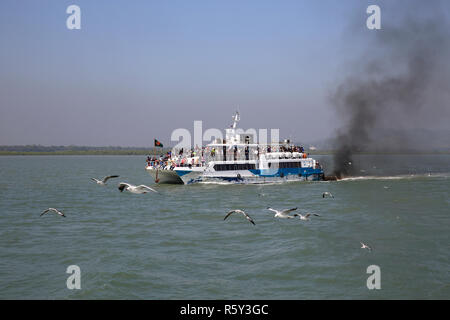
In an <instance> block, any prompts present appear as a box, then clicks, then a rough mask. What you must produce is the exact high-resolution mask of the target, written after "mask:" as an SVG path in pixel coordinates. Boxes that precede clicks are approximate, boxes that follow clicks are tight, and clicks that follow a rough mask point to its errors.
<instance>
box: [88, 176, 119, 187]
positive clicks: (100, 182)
mask: <svg viewBox="0 0 450 320" xmlns="http://www.w3.org/2000/svg"><path fill="white" fill-rule="evenodd" d="M118 177H119V176H106V177H104V178H103V179H102V180H98V179H95V178H91V180H93V181H95V182H96V183H97V184H99V185H101V186H105V185H106V181H108V180H109V179H112V178H118Z"/></svg>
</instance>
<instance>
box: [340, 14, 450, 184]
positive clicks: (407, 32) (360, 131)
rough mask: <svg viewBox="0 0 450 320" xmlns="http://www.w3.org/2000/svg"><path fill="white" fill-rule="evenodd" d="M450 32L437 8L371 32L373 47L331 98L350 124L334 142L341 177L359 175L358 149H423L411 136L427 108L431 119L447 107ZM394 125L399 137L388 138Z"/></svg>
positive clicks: (444, 18)
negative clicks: (427, 14)
mask: <svg viewBox="0 0 450 320" xmlns="http://www.w3.org/2000/svg"><path fill="white" fill-rule="evenodd" d="M400 12H401V11H400ZM449 30H450V28H449V27H448V23H447V19H446V17H445V15H443V14H441V13H440V12H438V11H436V13H435V15H433V19H421V18H420V17H408V18H407V19H405V20H403V22H402V23H401V25H400V26H388V25H386V24H385V25H383V27H382V29H381V30H377V31H369V32H376V35H375V37H374V38H373V39H374V42H373V43H371V45H370V48H371V50H368V51H367V52H366V53H365V55H364V57H363V58H362V60H361V62H359V63H358V64H357V65H356V66H354V68H353V69H354V71H353V73H352V74H351V75H350V76H348V77H347V78H346V79H345V81H343V82H342V83H341V84H340V85H339V86H338V87H337V89H336V90H335V93H334V94H333V96H332V102H333V103H334V105H335V106H336V110H337V112H338V115H339V116H340V117H341V118H342V119H343V120H344V121H345V122H346V125H345V126H344V127H342V128H341V129H340V130H338V132H337V134H336V138H335V141H334V145H335V146H337V151H336V153H335V155H334V174H335V175H336V176H337V177H338V178H341V177H343V176H349V175H352V174H354V173H355V170H356V168H355V164H354V163H353V161H352V155H353V154H354V153H355V152H364V151H374V150H379V149H381V148H382V149H383V150H387V149H393V148H397V149H398V148H403V149H405V148H407V147H408V148H412V149H414V148H418V147H419V146H417V145H416V146H414V143H413V142H414V141H411V139H409V137H408V135H409V133H410V132H411V130H412V129H414V128H415V127H417V125H418V123H420V121H421V118H422V119H423V115H424V111H425V112H426V113H427V114H428V115H432V116H431V117H430V116H427V117H428V118H430V119H432V118H433V117H436V118H438V117H439V116H440V115H442V112H443V110H444V108H448V100H445V99H447V97H448V91H447V92H443V90H442V84H443V83H448V79H450V77H449V74H450V72H449V68H448V64H449V62H448V58H449V57H450V54H449V53H450V50H449V48H450V46H449V42H450V32H449ZM359 65H361V67H359ZM446 81H447V82H446ZM436 97H441V98H442V97H445V99H444V101H440V100H439V99H436ZM430 119H428V120H430ZM394 129H395V130H396V131H395V132H396V133H397V136H398V137H394V139H390V140H388V139H386V136H387V133H389V132H393V131H392V130H394Z"/></svg>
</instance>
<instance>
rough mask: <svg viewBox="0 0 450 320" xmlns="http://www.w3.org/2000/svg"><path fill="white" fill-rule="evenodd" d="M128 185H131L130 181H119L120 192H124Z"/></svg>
mask: <svg viewBox="0 0 450 320" xmlns="http://www.w3.org/2000/svg"><path fill="white" fill-rule="evenodd" d="M128 187H131V186H130V185H129V184H128V183H125V182H121V183H119V187H118V188H119V190H120V192H123V190H124V189H125V188H128Z"/></svg>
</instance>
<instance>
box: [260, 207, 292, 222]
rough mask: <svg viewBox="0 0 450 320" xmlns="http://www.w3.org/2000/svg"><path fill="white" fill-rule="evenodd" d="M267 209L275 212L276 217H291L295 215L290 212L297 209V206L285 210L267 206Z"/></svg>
mask: <svg viewBox="0 0 450 320" xmlns="http://www.w3.org/2000/svg"><path fill="white" fill-rule="evenodd" d="M267 210H270V211H273V212H275V215H274V218H281V219H290V218H294V216H290V215H289V214H288V213H289V212H291V211H295V210H297V208H292V209H285V210H281V211H280V210H275V209H272V208H271V207H267Z"/></svg>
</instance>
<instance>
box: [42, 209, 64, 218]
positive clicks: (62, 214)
mask: <svg viewBox="0 0 450 320" xmlns="http://www.w3.org/2000/svg"><path fill="white" fill-rule="evenodd" d="M49 211H53V212H55V213H57V214H59V215H60V216H61V217H64V218H65V217H66V216H65V215H64V213H62V212H61V211H59V210H57V209H55V208H48V209H47V210H44V211H43V212H42V213H41V215H40V217H42V216H43V215H44V214H46V213H47V212H49Z"/></svg>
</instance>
